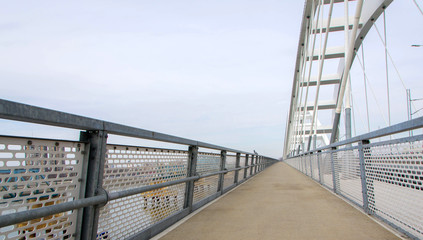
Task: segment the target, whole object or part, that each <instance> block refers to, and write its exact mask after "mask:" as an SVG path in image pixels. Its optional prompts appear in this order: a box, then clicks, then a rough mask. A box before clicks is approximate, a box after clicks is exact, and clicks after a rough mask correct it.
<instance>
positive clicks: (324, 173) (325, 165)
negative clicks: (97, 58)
mask: <svg viewBox="0 0 423 240" xmlns="http://www.w3.org/2000/svg"><path fill="white" fill-rule="evenodd" d="M319 155H320V156H319V163H320V171H321V173H320V176H321V181H322V184H323V185H325V186H326V187H328V188H331V189H333V176H332V164H331V154H330V153H328V152H322V153H320V154H319Z"/></svg>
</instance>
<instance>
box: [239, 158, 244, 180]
mask: <svg viewBox="0 0 423 240" xmlns="http://www.w3.org/2000/svg"><path fill="white" fill-rule="evenodd" d="M239 166H240V167H245V155H241V158H240V159H239ZM243 179H244V169H241V170H239V171H238V182H240V181H241V180H243Z"/></svg>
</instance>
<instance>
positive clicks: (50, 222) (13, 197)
mask: <svg viewBox="0 0 423 240" xmlns="http://www.w3.org/2000/svg"><path fill="white" fill-rule="evenodd" d="M84 148H85V145H84V144H82V143H78V142H65V141H51V140H39V139H31V140H28V139H21V138H11V137H0V185H1V189H0V194H1V195H0V197H1V200H0V212H1V215H6V214H10V213H16V212H22V211H27V210H31V209H36V208H41V207H44V206H52V205H55V204H59V203H64V202H70V201H74V200H77V199H79V195H80V191H81V186H80V185H81V184H80V181H78V180H79V179H81V177H82V168H83V167H82V166H83V159H84V156H83V152H84V151H85V149H84ZM76 221H77V210H74V211H68V212H63V213H58V214H54V215H51V216H47V217H43V218H38V219H34V220H31V221H27V222H22V223H19V224H16V225H11V226H6V227H3V228H0V239H70V238H73V234H75V231H76Z"/></svg>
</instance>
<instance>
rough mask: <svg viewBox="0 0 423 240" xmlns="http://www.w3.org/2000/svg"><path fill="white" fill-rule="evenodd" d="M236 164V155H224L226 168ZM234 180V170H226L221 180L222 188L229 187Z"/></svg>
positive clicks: (232, 167)
mask: <svg viewBox="0 0 423 240" xmlns="http://www.w3.org/2000/svg"><path fill="white" fill-rule="evenodd" d="M235 166H236V156H235V155H229V154H228V155H227V156H226V163H225V168H226V169H234V168H235ZM234 180H235V171H232V172H228V173H226V174H225V178H224V180H223V189H225V188H227V187H230V186H232V185H233V184H234Z"/></svg>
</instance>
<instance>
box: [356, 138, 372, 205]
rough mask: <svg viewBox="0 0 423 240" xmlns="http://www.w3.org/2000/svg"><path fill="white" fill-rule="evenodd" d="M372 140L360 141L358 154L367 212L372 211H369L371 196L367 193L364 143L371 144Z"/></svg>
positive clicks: (364, 203)
mask: <svg viewBox="0 0 423 240" xmlns="http://www.w3.org/2000/svg"><path fill="white" fill-rule="evenodd" d="M369 143H370V141H368V140H363V141H361V142H358V154H359V159H360V176H361V190H362V193H363V209H364V212H365V213H370V211H369V196H368V194H367V179H366V165H365V161H364V147H363V145H365V144H369Z"/></svg>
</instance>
